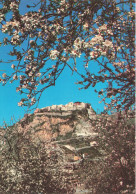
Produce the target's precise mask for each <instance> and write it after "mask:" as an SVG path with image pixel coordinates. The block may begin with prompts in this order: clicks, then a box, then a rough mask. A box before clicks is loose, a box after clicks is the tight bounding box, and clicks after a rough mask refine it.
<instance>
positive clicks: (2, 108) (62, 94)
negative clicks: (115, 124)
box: [0, 1, 104, 126]
mask: <svg viewBox="0 0 136 194" xmlns="http://www.w3.org/2000/svg"><path fill="white" fill-rule="evenodd" d="M22 2H25V1H22ZM24 9H25V5H23V4H22V7H21V10H22V13H23V12H25V10H24ZM0 37H1V38H2V34H0ZM1 38H0V39H1ZM0 41H1V40H0ZM9 49H10V48H9V47H8V46H4V47H0V60H1V59H3V60H4V59H5V60H8V59H9V56H8V55H7V52H8V51H9ZM11 64H12V63H9V64H8V63H4V64H1V63H0V70H4V71H5V72H6V73H7V74H8V72H9V71H10V70H9V69H10V66H11ZM78 66H82V58H81V59H79V60H78ZM95 68H96V66H95V65H94V66H93V71H95ZM2 73H3V71H0V74H2ZM78 78H79V77H78V76H77V75H73V76H72V74H71V71H70V70H69V69H68V68H66V69H65V70H64V72H63V73H62V74H61V76H60V77H59V79H58V80H57V82H56V86H53V87H50V88H48V89H47V90H45V92H44V93H43V95H42V97H41V99H40V102H39V106H38V107H39V108H43V107H46V106H51V105H53V104H57V105H58V104H67V103H68V102H75V101H81V102H85V103H90V104H91V105H92V107H93V109H94V110H95V111H96V112H98V113H99V112H100V111H102V110H103V108H104V104H99V101H100V99H99V98H98V96H97V94H96V93H95V92H94V88H91V87H90V88H88V89H87V90H79V89H78V88H79V86H78V85H76V84H75V82H77V81H78V80H79V79H78ZM17 86H18V85H17V83H13V84H10V83H8V84H7V85H5V86H2V85H0V126H2V125H3V122H4V121H5V122H6V123H7V124H8V125H10V124H11V120H12V118H13V120H14V121H18V120H19V119H20V118H22V117H23V116H24V114H25V110H26V108H22V107H19V106H18V102H19V101H20V99H21V96H20V95H19V93H17V92H16V87H17ZM99 87H101V85H99Z"/></svg>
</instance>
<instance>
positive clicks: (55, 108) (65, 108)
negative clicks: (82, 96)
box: [34, 102, 92, 113]
mask: <svg viewBox="0 0 136 194" xmlns="http://www.w3.org/2000/svg"><path fill="white" fill-rule="evenodd" d="M85 108H88V109H90V108H91V109H92V107H91V105H90V104H89V103H83V102H75V103H73V102H69V103H68V104H66V105H62V104H60V105H52V106H48V107H45V108H42V109H36V110H35V112H34V113H42V112H46V111H73V110H82V109H85Z"/></svg>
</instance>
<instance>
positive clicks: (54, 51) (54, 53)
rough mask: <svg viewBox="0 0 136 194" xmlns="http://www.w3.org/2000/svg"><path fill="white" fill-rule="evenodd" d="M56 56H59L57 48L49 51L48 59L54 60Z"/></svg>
mask: <svg viewBox="0 0 136 194" xmlns="http://www.w3.org/2000/svg"><path fill="white" fill-rule="evenodd" d="M58 56H59V51H57V50H51V51H50V59H52V60H56V59H57V57H58Z"/></svg>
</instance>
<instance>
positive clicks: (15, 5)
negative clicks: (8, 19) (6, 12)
mask: <svg viewBox="0 0 136 194" xmlns="http://www.w3.org/2000/svg"><path fill="white" fill-rule="evenodd" d="M10 9H11V10H13V11H14V10H17V9H18V4H17V3H16V2H15V1H14V2H11V3H10Z"/></svg>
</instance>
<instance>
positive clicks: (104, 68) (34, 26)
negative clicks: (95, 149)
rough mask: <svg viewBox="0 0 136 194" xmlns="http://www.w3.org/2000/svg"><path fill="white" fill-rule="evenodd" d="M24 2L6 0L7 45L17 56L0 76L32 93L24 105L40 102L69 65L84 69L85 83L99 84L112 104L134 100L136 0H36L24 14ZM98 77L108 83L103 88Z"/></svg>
mask: <svg viewBox="0 0 136 194" xmlns="http://www.w3.org/2000/svg"><path fill="white" fill-rule="evenodd" d="M22 2H23V0H2V1H1V2H0V22H1V27H0V30H1V31H2V33H3V34H5V35H4V38H3V39H2V40H1V46H6V45H10V49H11V50H10V52H9V55H10V56H11V57H13V60H11V61H8V62H9V64H10V67H9V68H12V71H10V72H11V74H10V75H8V74H6V72H5V73H3V74H2V72H1V77H0V81H1V83H2V84H3V85H5V84H6V83H7V82H8V81H9V82H11V83H13V82H14V81H17V82H18V83H19V85H18V87H17V88H16V90H17V92H20V94H25V96H26V97H25V98H22V99H21V101H20V102H19V103H18V105H19V106H28V107H30V106H32V105H34V104H36V102H38V101H39V99H40V96H41V94H42V93H43V91H44V90H45V89H46V88H48V87H50V86H53V85H55V82H56V80H57V78H58V77H59V76H60V74H61V73H62V72H63V70H64V69H65V68H66V67H69V68H70V69H71V71H72V72H75V73H77V74H79V76H80V77H81V80H79V82H78V84H79V85H80V86H81V88H84V89H87V88H88V87H91V86H92V87H96V90H95V91H96V92H97V93H98V95H99V96H100V97H101V98H102V101H104V102H105V105H106V106H107V108H109V107H110V106H111V105H112V106H114V107H115V108H116V109H120V108H122V109H126V110H128V109H129V108H130V107H131V106H132V105H133V104H134V76H135V71H134V49H135V47H134V35H135V31H134V30H135V25H134V0H110V1H109V0H106V1H105V0H101V1H100V0H47V1H46V0H36V1H35V0H32V1H31V2H29V1H28V5H27V8H26V11H25V13H24V14H21V11H20V10H21V5H22V4H21V3H22ZM79 57H80V58H82V59H84V60H83V64H82V66H83V68H84V71H83V72H81V71H80V67H79V65H78V63H77V59H78V58H79ZM12 61H14V63H13V62H12ZM72 61H73V62H72ZM4 62H7V61H3V60H2V61H1V63H2V64H3V63H4ZM94 62H95V64H96V65H97V66H98V69H99V70H98V72H97V73H93V72H91V65H92V64H93V63H94ZM12 63H13V64H12ZM98 83H106V84H105V85H104V86H105V87H104V88H102V89H101V90H100V91H97V84H98ZM23 96H24V95H23ZM107 99H109V100H108V103H107Z"/></svg>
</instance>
